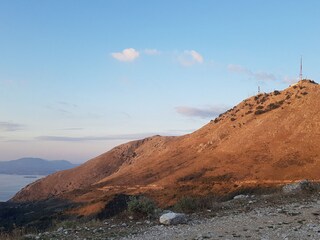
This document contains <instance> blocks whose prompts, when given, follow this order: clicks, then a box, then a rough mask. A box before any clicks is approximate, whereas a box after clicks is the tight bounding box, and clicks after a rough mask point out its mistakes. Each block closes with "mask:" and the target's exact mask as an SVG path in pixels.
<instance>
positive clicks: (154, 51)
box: [144, 49, 161, 56]
mask: <svg viewBox="0 0 320 240" xmlns="http://www.w3.org/2000/svg"><path fill="white" fill-rule="evenodd" d="M144 53H145V54H147V55H152V56H154V55H159V54H161V52H160V51H159V50H157V49H145V50H144Z"/></svg>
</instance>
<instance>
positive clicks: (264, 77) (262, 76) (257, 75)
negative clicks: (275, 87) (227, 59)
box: [227, 64, 277, 81]
mask: <svg viewBox="0 0 320 240" xmlns="http://www.w3.org/2000/svg"><path fill="white" fill-rule="evenodd" d="M227 68H228V71H229V72H233V73H238V74H243V75H247V76H248V77H250V78H253V79H255V80H258V81H271V80H272V81H274V80H276V79H277V77H276V76H275V75H274V74H272V73H267V72H253V71H251V70H250V69H248V68H246V67H243V66H241V65H237V64H229V65H228V67H227Z"/></svg>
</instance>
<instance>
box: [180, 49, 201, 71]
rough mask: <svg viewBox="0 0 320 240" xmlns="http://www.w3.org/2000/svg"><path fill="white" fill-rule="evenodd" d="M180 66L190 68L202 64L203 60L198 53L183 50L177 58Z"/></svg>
mask: <svg viewBox="0 0 320 240" xmlns="http://www.w3.org/2000/svg"><path fill="white" fill-rule="evenodd" d="M178 61H179V63H180V64H181V65H182V66H185V67H190V66H192V65H194V64H196V63H199V64H201V63H203V62H204V59H203V57H202V55H201V54H200V53H198V52H197V51H195V50H185V51H184V52H183V54H181V55H180V56H179V58H178Z"/></svg>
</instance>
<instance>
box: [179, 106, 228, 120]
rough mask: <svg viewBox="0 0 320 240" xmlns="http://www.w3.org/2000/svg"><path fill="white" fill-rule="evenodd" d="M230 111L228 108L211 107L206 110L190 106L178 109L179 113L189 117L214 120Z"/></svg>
mask: <svg viewBox="0 0 320 240" xmlns="http://www.w3.org/2000/svg"><path fill="white" fill-rule="evenodd" d="M227 109H228V107H226V106H209V107H205V108H195V107H188V106H180V107H176V108H175V110H176V112H177V113H179V114H181V115H184V116H187V117H199V118H213V117H216V116H218V115H219V114H220V113H223V112H225V111H226V110H227Z"/></svg>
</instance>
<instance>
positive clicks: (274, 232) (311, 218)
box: [24, 193, 320, 240]
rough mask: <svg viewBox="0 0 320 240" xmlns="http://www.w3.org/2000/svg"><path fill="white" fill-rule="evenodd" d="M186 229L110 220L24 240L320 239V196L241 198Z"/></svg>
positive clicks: (192, 218) (201, 215)
mask: <svg viewBox="0 0 320 240" xmlns="http://www.w3.org/2000/svg"><path fill="white" fill-rule="evenodd" d="M187 219H188V221H187V222H186V223H185V224H178V225H169V226H166V225H161V224H159V221H158V219H153V220H141V219H138V220H137V219H136V220H134V219H132V218H131V217H130V216H129V217H127V219H119V218H118V219H117V218H113V219H108V220H105V221H102V222H91V223H86V224H79V223H76V222H74V223H72V222H69V223H67V224H65V225H63V226H60V227H57V228H56V229H55V230H53V231H48V232H43V233H39V234H29V235H25V236H24V239H66V240H67V239H82V240H84V239H87V240H89V239H122V240H129V239H137V240H138V239H139V240H140V239H146V240H150V239H154V240H158V239H168V240H169V239H170V240H171V239H181V240H200V239H264V240H267V239H270V240H273V239H288V240H289V239H290V240H291V239H319V238H320V194H319V193H313V194H298V195H294V196H293V195H283V194H272V195H260V196H255V195H239V196H236V197H235V198H234V199H233V200H230V201H227V202H223V203H217V204H216V205H215V206H213V207H212V208H208V209H206V210H205V211H203V212H198V213H194V214H189V215H187Z"/></svg>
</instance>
